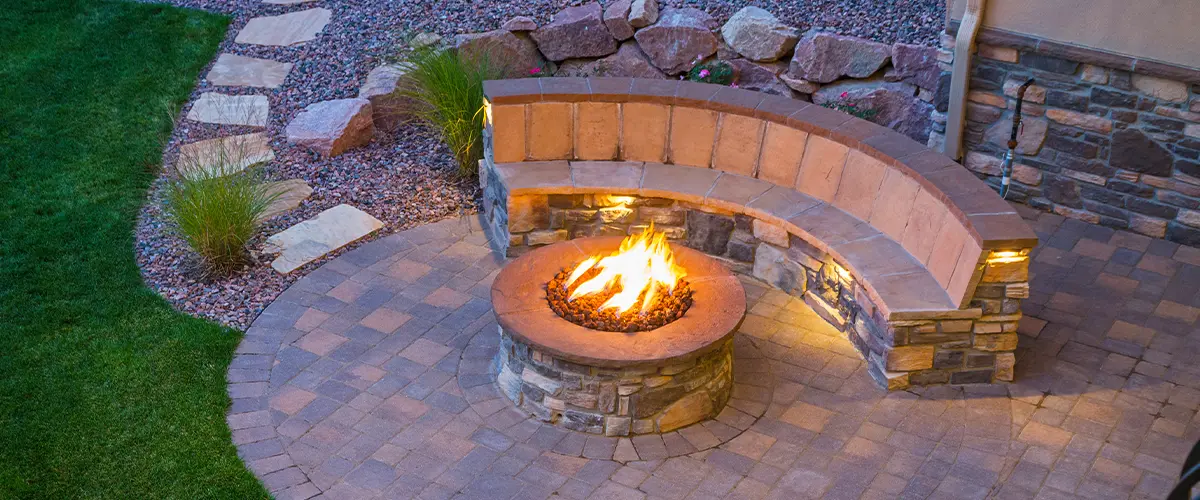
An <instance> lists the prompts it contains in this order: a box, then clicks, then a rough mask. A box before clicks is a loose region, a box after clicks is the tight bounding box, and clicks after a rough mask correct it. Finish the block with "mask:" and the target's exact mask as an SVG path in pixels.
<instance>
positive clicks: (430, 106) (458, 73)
mask: <svg viewBox="0 0 1200 500" xmlns="http://www.w3.org/2000/svg"><path fill="white" fill-rule="evenodd" d="M401 64H402V65H403V66H404V67H405V69H406V70H407V73H406V75H405V77H406V78H407V79H408V81H409V83H410V84H409V85H407V86H405V87H404V88H403V89H402V90H401V91H400V93H401V95H403V96H404V97H407V98H409V99H411V100H413V101H414V102H416V103H418V105H417V106H415V107H414V109H413V111H412V115H411V117H412V118H414V119H416V120H418V121H421V122H424V123H426V124H428V125H430V126H432V127H433V128H434V129H436V130H437V131H438V133H439V134H440V135H441V136H442V140H443V141H444V142H445V143H446V145H447V146H449V147H450V151H451V152H452V153H453V154H454V160H455V162H456V163H457V164H458V173H459V175H460V176H462V177H471V176H474V175H475V174H476V173H477V171H478V170H477V169H478V163H479V160H480V159H482V158H483V82H484V80H491V79H496V78H502V77H503V66H502V65H499V64H495V61H493V59H492V58H490V57H478V58H471V59H469V60H468V59H466V58H462V57H459V54H458V52H456V51H452V50H437V49H421V50H417V51H414V52H413V53H411V54H410V55H408V56H407V57H406V58H405V60H404V61H402V63H401Z"/></svg>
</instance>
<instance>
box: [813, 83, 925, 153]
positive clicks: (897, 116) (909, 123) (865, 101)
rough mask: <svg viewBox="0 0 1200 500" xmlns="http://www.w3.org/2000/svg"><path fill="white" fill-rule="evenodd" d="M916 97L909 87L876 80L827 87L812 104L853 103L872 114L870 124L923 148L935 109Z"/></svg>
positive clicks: (815, 93) (912, 87)
mask: <svg viewBox="0 0 1200 500" xmlns="http://www.w3.org/2000/svg"><path fill="white" fill-rule="evenodd" d="M915 93H916V88H915V87H914V86H912V85H910V84H906V83H896V82H885V81H883V80H881V79H878V78H873V79H870V80H861V81H853V80H847V81H840V82H837V83H834V84H831V85H825V86H823V87H821V88H820V89H819V90H817V91H816V92H814V93H813V94H812V100H813V103H814V104H818V105H830V104H833V103H841V104H848V103H853V104H854V105H855V107H856V108H858V109H860V110H864V111H866V110H873V113H871V115H870V116H868V117H866V118H867V119H868V120H870V121H871V122H874V123H876V124H879V125H882V126H884V127H888V128H891V129H893V130H895V131H897V132H900V133H902V134H904V135H907V136H908V137H910V138H912V139H913V140H915V141H917V142H919V143H922V144H924V143H925V142H926V141H927V140H929V131H930V129H931V128H932V125H933V124H932V122H931V121H930V118H929V114H930V112H932V111H933V106H932V105H931V104H929V103H927V102H925V101H922V100H920V99H917V98H916V97H915V96H914V94H915ZM843 95H844V97H843Z"/></svg>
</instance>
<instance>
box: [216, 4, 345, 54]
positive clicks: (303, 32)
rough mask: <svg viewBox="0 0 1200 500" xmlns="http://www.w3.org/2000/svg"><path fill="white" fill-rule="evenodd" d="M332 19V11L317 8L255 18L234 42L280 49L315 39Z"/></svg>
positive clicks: (239, 33)
mask: <svg viewBox="0 0 1200 500" xmlns="http://www.w3.org/2000/svg"><path fill="white" fill-rule="evenodd" d="M332 17H333V11H331V10H329V9H319V8H318V9H308V10H302V11H300V12H291V13H288V14H283V15H280V16H264V17H256V18H254V19H251V20H250V22H248V23H246V27H245V28H242V31H240V32H238V36H237V38H235V39H234V42H237V43H246V44H254V45H275V46H281V47H286V46H288V45H295V44H298V43H304V42H307V41H309V40H312V39H314V38H316V37H317V33H320V32H321V30H322V29H324V28H325V25H326V24H329V20H330V19H331V18H332Z"/></svg>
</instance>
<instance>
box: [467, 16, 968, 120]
mask: <svg viewBox="0 0 1200 500" xmlns="http://www.w3.org/2000/svg"><path fill="white" fill-rule="evenodd" d="M454 44H455V47H456V48H457V50H459V52H460V53H462V54H465V55H467V56H468V57H473V58H478V57H482V56H483V55H485V54H487V55H488V56H489V58H490V59H492V60H499V61H501V62H504V63H505V64H507V65H508V67H509V68H508V72H507V73H508V76H509V77H520V76H530V75H536V76H551V75H553V76H559V77H564V76H565V77H590V76H606V77H633V78H655V79H666V78H683V76H684V74H686V73H687V72H688V71H689V70H691V69H692V68H693V67H695V66H697V65H701V64H709V63H714V62H718V61H719V62H724V63H727V64H729V65H730V66H731V67H732V69H733V76H732V79H731V83H732V84H733V85H735V86H737V87H740V88H744V89H748V90H755V91H761V92H766V93H770V94H775V95H781V96H785V97H792V98H795V99H800V100H804V101H811V102H815V103H817V104H824V105H834V104H839V103H841V104H854V105H855V107H856V108H858V109H859V110H863V111H864V112H866V113H868V114H870V116H869V119H870V120H871V121H874V122H875V123H878V124H880V125H884V126H887V127H891V128H892V129H894V130H897V131H899V132H901V133H903V134H905V135H907V136H909V137H911V138H913V139H914V140H916V141H918V142H921V143H924V142H926V140H927V139H928V137H929V133H930V130H931V126H932V122H931V120H930V117H931V113H932V112H933V111H934V108H935V107H940V108H941V109H942V110H943V111H944V110H945V98H946V91H947V87H948V85H949V80H948V79H945V78H941V73H940V69H939V67H938V63H937V49H936V48H934V47H924V46H919V45H909V44H895V45H888V44H883V43H878V42H873V41H870V40H865V39H861V38H855V37H848V36H841V35H836V34H833V33H827V32H821V31H818V30H812V31H809V32H807V33H801V32H800V31H799V30H798V29H796V28H794V27H791V26H788V25H786V24H784V23H782V22H781V21H779V20H778V19H777V18H776V17H775V16H774V15H772V14H771V13H770V12H768V11H766V10H763V9H761V8H758V7H745V8H743V9H742V10H740V11H738V12H737V13H736V14H734V15H733V16H732V17H731V18H730V19H729V21H728V22H726V23H725V24H724V25H723V26H720V25H718V24H717V21H716V20H715V19H713V18H712V17H711V16H709V15H708V14H706V13H705V12H703V11H701V10H698V9H692V8H683V9H678V8H672V7H663V8H661V9H660V8H659V6H658V3H657V1H656V0H638V1H630V0H618V1H614V2H610V3H609V4H608V6H607V8H602V7H601V6H600V4H599V3H596V2H591V3H587V4H584V5H581V6H576V7H569V8H567V9H565V10H563V11H561V12H559V13H558V14H557V15H556V16H555V17H554V20H553V22H551V23H549V24H547V25H545V26H540V27H539V26H538V25H537V24H536V23H534V22H533V20H532V19H529V18H524V17H521V18H515V19H513V20H510V21H509V22H506V23H504V25H503V26H502V27H501V28H500V29H497V30H493V31H489V32H486V33H473V34H465V35H459V36H458V37H457V38H456V40H455V41H454ZM939 100H940V102H941V104H938V102H939Z"/></svg>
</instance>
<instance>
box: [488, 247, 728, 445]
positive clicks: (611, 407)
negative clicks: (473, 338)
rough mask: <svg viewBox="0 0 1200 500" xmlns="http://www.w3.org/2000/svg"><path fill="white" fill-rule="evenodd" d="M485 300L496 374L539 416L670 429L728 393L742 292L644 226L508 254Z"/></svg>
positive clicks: (629, 429) (591, 428)
mask: <svg viewBox="0 0 1200 500" xmlns="http://www.w3.org/2000/svg"><path fill="white" fill-rule="evenodd" d="M564 285H565V286H564ZM576 292H579V293H576ZM572 295H574V298H573V299H572ZM492 304H493V307H494V308H495V311H496V317H497V320H498V322H499V324H500V344H501V345H500V350H499V353H498V354H497V358H496V361H495V369H496V370H497V377H496V380H497V383H498V385H499V386H500V388H501V390H502V392H503V393H504V394H505V395H506V396H507V397H508V398H509V399H510V400H512V401H513V402H514V403H515V404H516V405H517V406H518V407H520V408H522V409H524V410H526V411H528V412H530V413H531V414H533V415H535V416H537V417H538V418H540V419H541V420H543V421H546V422H553V423H556V424H559V425H562V426H564V427H567V428H570V429H574V430H577V431H582V432H589V433H594V434H605V435H609V436H625V435H630V434H646V433H655V432H660V433H661V432H670V431H672V430H675V429H678V428H680V427H684V426H687V425H690V424H693V423H696V422H698V421H701V420H704V419H706V418H711V417H713V416H715V415H716V414H717V413H719V412H720V411H721V409H722V408H723V407H724V406H725V402H726V401H728V399H729V394H730V391H731V389H732V374H733V366H732V364H733V332H734V331H735V330H736V329H737V327H738V325H739V324H740V323H741V321H742V317H743V316H744V315H745V313H746V300H745V291H744V290H743V289H742V285H741V283H740V282H739V281H738V279H737V278H736V277H734V276H733V274H732V273H731V272H730V271H729V270H728V269H727V268H725V266H723V265H722V264H721V263H719V262H718V261H716V260H715V259H713V258H711V257H708V256H707V255H704V254H703V253H701V252H698V251H695V250H692V249H689V248H684V247H671V246H669V245H668V244H667V242H666V240H665V238H662V237H661V236H654V235H652V234H651V233H649V232H648V233H647V234H646V235H645V236H639V237H631V238H630V239H627V240H624V242H623V239H622V238H621V237H619V236H612V237H595V238H582V239H576V240H572V241H566V242H561V243H556V244H553V245H549V246H546V247H542V248H539V249H537V250H534V251H532V252H530V253H528V254H525V255H523V256H521V257H520V258H518V259H516V260H514V261H513V262H511V263H509V264H508V265H507V266H506V267H505V268H504V269H503V270H502V271H501V272H500V274H499V275H498V276H497V277H496V281H495V283H494V284H493V285H492Z"/></svg>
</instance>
